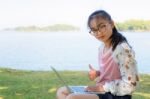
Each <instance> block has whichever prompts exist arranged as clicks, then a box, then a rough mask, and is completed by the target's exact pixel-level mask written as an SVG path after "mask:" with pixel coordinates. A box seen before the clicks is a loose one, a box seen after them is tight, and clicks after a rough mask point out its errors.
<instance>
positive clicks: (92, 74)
mask: <svg viewBox="0 0 150 99" xmlns="http://www.w3.org/2000/svg"><path fill="white" fill-rule="evenodd" d="M89 69H90V71H89V78H90V80H92V81H93V80H94V79H95V78H96V77H97V73H96V70H95V69H94V68H93V67H92V65H91V64H89Z"/></svg>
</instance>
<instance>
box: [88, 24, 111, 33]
mask: <svg viewBox="0 0 150 99" xmlns="http://www.w3.org/2000/svg"><path fill="white" fill-rule="evenodd" d="M107 25H108V23H106V24H102V25H101V24H99V25H97V29H94V30H92V29H91V30H90V31H89V33H90V34H91V35H94V36H95V35H98V33H99V32H105V31H106V28H107Z"/></svg>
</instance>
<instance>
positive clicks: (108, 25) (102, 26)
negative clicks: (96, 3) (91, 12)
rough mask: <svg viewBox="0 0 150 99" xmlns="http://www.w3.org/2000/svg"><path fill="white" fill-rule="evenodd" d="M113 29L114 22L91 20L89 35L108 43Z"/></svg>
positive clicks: (99, 19) (101, 19)
mask: <svg viewBox="0 0 150 99" xmlns="http://www.w3.org/2000/svg"><path fill="white" fill-rule="evenodd" d="M113 28H114V22H113V21H108V20H106V19H103V18H98V19H97V18H93V19H92V20H91V21H90V29H91V31H90V33H91V34H92V35H93V36H95V38H96V39H98V40H100V41H102V42H104V43H107V42H110V39H109V38H110V37H111V35H112V30H113Z"/></svg>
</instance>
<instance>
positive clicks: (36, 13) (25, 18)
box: [0, 0, 150, 29]
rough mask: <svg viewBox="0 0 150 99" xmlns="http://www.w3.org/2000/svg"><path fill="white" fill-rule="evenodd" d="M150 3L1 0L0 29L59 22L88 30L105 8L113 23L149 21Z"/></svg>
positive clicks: (144, 0) (130, 0)
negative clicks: (92, 18)
mask: <svg viewBox="0 0 150 99" xmlns="http://www.w3.org/2000/svg"><path fill="white" fill-rule="evenodd" d="M149 4H150V0H0V29H2V28H7V27H8V28H13V27H16V26H28V25H38V26H45V25H52V24H57V23H65V24H73V25H76V26H79V27H86V21H87V18H88V16H89V14H90V13H91V12H93V11H94V10H97V9H104V10H106V11H107V12H109V13H110V14H111V16H112V18H113V20H114V21H116V22H118V21H124V20H127V19H145V20H150V13H149V9H150V6H149Z"/></svg>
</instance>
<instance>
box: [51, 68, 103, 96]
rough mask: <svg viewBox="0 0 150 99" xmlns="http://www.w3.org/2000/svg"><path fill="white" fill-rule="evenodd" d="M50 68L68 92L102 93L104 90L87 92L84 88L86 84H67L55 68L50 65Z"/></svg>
mask: <svg viewBox="0 0 150 99" xmlns="http://www.w3.org/2000/svg"><path fill="white" fill-rule="evenodd" d="M51 69H52V70H53V71H54V72H55V74H56V75H57V77H58V79H59V80H60V81H61V82H62V84H63V85H64V86H66V88H67V89H68V91H69V92H70V93H85V94H86V93H88V94H89V93H90V94H104V92H87V91H85V88H86V87H87V86H68V85H67V83H66V82H65V81H64V80H63V79H62V77H61V76H60V74H59V73H58V72H57V70H56V69H55V68H54V67H52V66H51Z"/></svg>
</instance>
